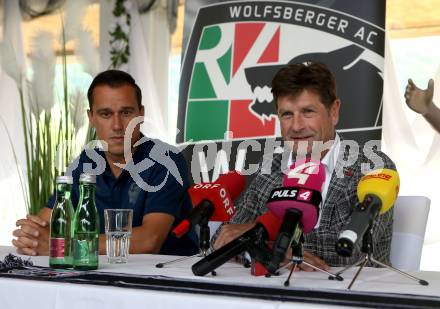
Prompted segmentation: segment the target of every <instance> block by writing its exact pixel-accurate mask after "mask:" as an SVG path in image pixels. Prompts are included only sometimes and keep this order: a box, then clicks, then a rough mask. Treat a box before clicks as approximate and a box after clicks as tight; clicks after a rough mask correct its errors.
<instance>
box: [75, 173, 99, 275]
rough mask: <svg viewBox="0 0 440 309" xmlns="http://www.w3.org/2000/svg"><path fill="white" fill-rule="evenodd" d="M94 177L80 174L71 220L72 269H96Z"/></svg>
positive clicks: (97, 252)
mask: <svg viewBox="0 0 440 309" xmlns="http://www.w3.org/2000/svg"><path fill="white" fill-rule="evenodd" d="M95 183H96V176H95V175H90V174H81V176H80V178H79V194H80V197H79V202H78V206H77V208H76V211H75V216H74V219H73V268H75V269H78V270H93V269H97V268H98V257H99V214H98V210H97V209H96V204H95Z"/></svg>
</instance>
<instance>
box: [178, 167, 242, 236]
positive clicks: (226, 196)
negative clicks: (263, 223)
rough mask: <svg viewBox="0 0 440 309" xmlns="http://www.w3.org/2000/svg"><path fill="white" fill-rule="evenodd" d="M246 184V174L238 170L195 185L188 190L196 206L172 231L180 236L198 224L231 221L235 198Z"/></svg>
mask: <svg viewBox="0 0 440 309" xmlns="http://www.w3.org/2000/svg"><path fill="white" fill-rule="evenodd" d="M244 186H245V178H244V176H242V175H240V174H239V173H237V172H236V171H232V172H229V173H227V174H224V175H221V176H220V177H219V178H218V179H217V181H215V182H213V183H200V184H196V185H194V186H193V187H191V188H190V189H189V190H188V193H189V196H190V198H191V202H192V204H193V205H194V207H193V209H191V211H190V213H189V215H188V218H187V219H184V220H183V221H181V222H180V223H179V224H178V225H177V226H176V227H175V228H174V229H173V231H172V232H171V233H172V234H174V235H175V236H176V237H177V238H180V237H182V236H183V235H184V234H185V233H186V232H188V231H189V230H190V228H191V227H192V226H194V225H196V224H201V223H204V222H208V221H220V222H224V221H229V219H230V218H231V217H232V216H233V215H234V214H235V207H234V204H233V200H234V199H235V198H237V197H238V195H239V194H240V192H241V191H243V189H244ZM208 238H209V237H208Z"/></svg>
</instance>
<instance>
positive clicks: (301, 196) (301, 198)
mask: <svg viewBox="0 0 440 309" xmlns="http://www.w3.org/2000/svg"><path fill="white" fill-rule="evenodd" d="M324 181H325V168H324V165H323V164H322V163H321V162H319V161H308V162H305V163H304V164H301V165H299V164H297V165H296V166H294V168H292V169H290V170H289V171H288V173H287V175H284V178H283V188H280V189H279V191H278V192H277V193H275V191H276V190H274V191H272V194H271V199H269V202H268V204H267V207H268V209H270V211H272V212H273V214H274V215H276V216H277V217H278V218H280V219H282V218H283V217H284V214H285V213H286V210H287V209H289V208H295V209H298V210H300V211H301V212H302V217H301V226H302V228H303V231H304V233H309V232H310V231H312V230H313V228H314V227H315V226H316V223H317V222H318V218H319V204H320V203H321V191H322V185H323V183H324ZM274 194H277V195H278V197H277V198H275V199H273V195H274ZM280 195H281V196H280ZM283 195H284V197H283Z"/></svg>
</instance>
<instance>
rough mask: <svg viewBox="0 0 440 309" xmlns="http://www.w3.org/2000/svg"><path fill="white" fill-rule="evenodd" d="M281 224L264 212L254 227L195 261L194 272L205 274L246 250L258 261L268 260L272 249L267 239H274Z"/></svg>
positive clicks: (197, 274) (195, 273)
mask: <svg viewBox="0 0 440 309" xmlns="http://www.w3.org/2000/svg"><path fill="white" fill-rule="evenodd" d="M279 226H280V222H279V220H278V219H277V218H276V217H275V216H273V215H272V214H271V213H270V212H266V213H264V214H263V215H261V216H260V217H259V218H258V219H257V224H256V225H255V226H254V227H253V228H252V229H250V230H249V231H247V232H245V233H244V234H243V235H241V236H239V237H238V238H236V239H234V240H232V241H231V242H229V243H227V244H226V245H224V246H223V247H221V248H219V249H217V250H215V251H214V252H212V253H211V254H209V255H207V256H206V257H204V258H203V259H201V260H200V261H199V262H197V263H195V264H194V265H193V266H192V272H193V273H194V275H196V276H204V275H206V274H207V273H209V272H212V271H214V270H215V269H217V268H218V267H220V266H221V265H223V264H224V263H226V262H227V261H229V260H230V259H232V258H233V257H235V256H236V255H238V254H241V253H243V252H245V251H248V252H249V253H250V255H251V256H252V257H254V258H256V260H258V261H261V262H264V261H266V260H267V259H269V258H270V249H269V247H267V245H266V244H265V241H267V240H270V239H274V237H275V235H276V234H277V233H278V229H279Z"/></svg>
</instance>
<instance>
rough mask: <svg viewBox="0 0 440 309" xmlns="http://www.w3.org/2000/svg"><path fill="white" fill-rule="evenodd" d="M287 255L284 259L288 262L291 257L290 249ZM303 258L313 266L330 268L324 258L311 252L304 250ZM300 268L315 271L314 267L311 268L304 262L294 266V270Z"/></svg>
mask: <svg viewBox="0 0 440 309" xmlns="http://www.w3.org/2000/svg"><path fill="white" fill-rule="evenodd" d="M287 257H288V259H287V260H286V262H290V260H291V259H292V249H289V252H288V254H287ZM303 259H304V261H305V262H307V263H309V264H312V265H313V266H316V267H319V268H322V269H324V270H327V271H328V270H329V269H330V267H329V266H328V265H327V263H326V262H324V260H322V259H320V258H319V257H317V256H315V255H313V254H311V253H310V252H308V251H304V252H303ZM292 267H293V266H292ZM300 270H304V271H315V269H313V268H312V267H310V266H307V265H305V264H304V263H301V264H299V265H298V267H297V268H296V271H300Z"/></svg>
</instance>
